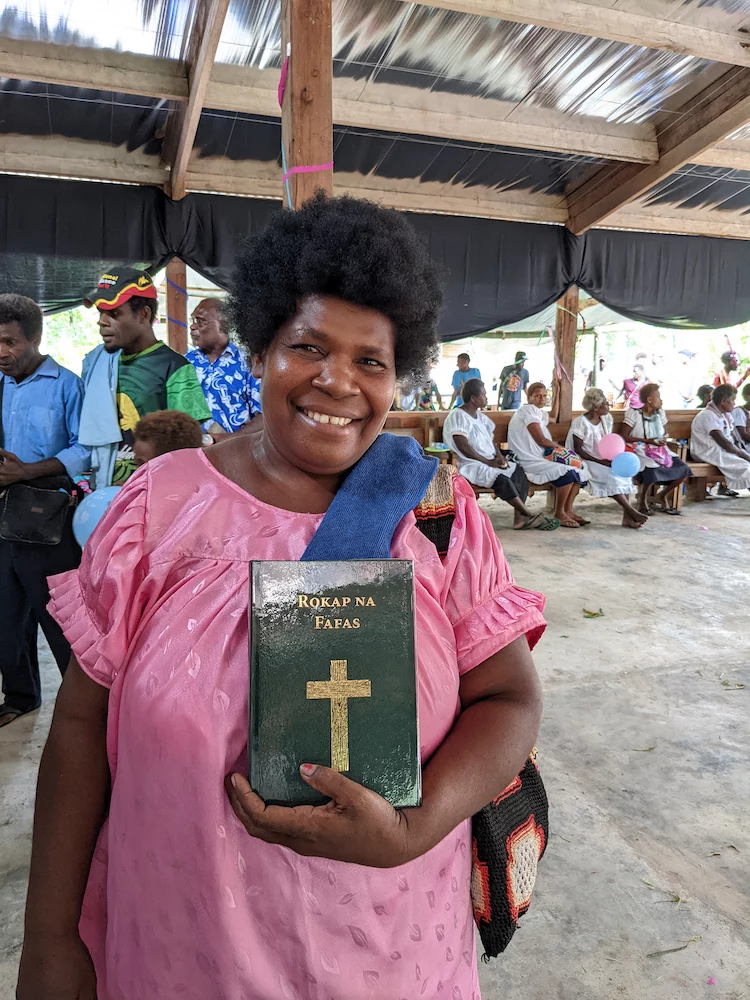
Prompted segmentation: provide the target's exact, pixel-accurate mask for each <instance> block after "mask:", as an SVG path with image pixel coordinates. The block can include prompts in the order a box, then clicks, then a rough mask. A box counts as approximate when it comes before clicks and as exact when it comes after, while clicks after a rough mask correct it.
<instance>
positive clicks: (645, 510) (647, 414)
mask: <svg viewBox="0 0 750 1000" xmlns="http://www.w3.org/2000/svg"><path fill="white" fill-rule="evenodd" d="M640 393H641V403H642V404H643V406H642V407H641V408H640V409H639V410H635V409H633V408H632V407H631V409H629V410H626V411H625V416H624V417H623V418H622V423H623V427H622V435H623V437H624V438H625V441H626V442H627V443H628V444H632V445H635V446H636V452H637V454H638V457H639V459H640V460H641V471H640V472H639V473H638V475H637V476H636V477H635V478H636V482H637V483H638V484H639V485H640V487H641V490H640V494H639V496H638V512H639V513H640V514H645V515H646V516H647V517H648V516H650V514H651V508H649V502H648V493H649V490H650V489H651V487H652V486H657V485H658V486H660V487H661V488H660V489H659V491H658V492H657V493H655V494H654V497H653V500H654V504H655V506H654V507H653V510H656V511H658V512H659V513H660V514H679V513H680V511H679V510H678V509H677V508H676V507H674V506H672V505H671V504H670V502H669V496H670V494H671V492H672V490H674V489H682V484H683V483H685V482H687V480H688V479H689V478H690V467H689V466H688V465H686V464H685V462H683V461H682V459H680V458H678V457H677V456H676V455H674V454H673V453H672V452H671V451H669V449H668V448H667V415H666V413H665V412H664V409H663V407H662V402H661V395H660V393H659V386H658V385H657V384H656V383H655V382H649V383H648V385H644V386H643V387H642V388H641V390H640Z"/></svg>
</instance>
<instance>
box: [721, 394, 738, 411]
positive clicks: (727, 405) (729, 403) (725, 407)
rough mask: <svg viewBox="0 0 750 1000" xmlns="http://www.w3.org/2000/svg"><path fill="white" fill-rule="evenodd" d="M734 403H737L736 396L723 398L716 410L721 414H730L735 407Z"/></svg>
mask: <svg viewBox="0 0 750 1000" xmlns="http://www.w3.org/2000/svg"><path fill="white" fill-rule="evenodd" d="M736 402H737V397H736V396H725V397H724V399H722V401H721V402H720V403H719V406H718V409H720V410H721V411H722V413H731V412H732V410H733V409H734V407H735V403H736Z"/></svg>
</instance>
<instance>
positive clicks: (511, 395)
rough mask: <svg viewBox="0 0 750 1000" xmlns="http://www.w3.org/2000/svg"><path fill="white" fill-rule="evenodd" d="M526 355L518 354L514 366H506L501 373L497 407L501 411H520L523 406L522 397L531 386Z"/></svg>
mask: <svg viewBox="0 0 750 1000" xmlns="http://www.w3.org/2000/svg"><path fill="white" fill-rule="evenodd" d="M526 360H527V358H526V353H525V352H524V351H517V352H516V360H515V362H514V363H513V364H512V365H506V366H505V368H503V370H502V371H501V372H500V389H499V391H498V394H497V405H498V407H499V408H500V409H501V410H518V409H519V408H520V406H521V395H522V393H523V392H524V390H525V389H526V386H527V385H528V384H529V373H528V371H527V370H526V368H524V365H525V364H526Z"/></svg>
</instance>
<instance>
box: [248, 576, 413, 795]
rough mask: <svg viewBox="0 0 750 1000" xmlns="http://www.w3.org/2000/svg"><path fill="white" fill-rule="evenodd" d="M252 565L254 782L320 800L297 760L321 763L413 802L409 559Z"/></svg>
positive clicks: (262, 788)
mask: <svg viewBox="0 0 750 1000" xmlns="http://www.w3.org/2000/svg"><path fill="white" fill-rule="evenodd" d="M250 568H251V573H250V740H249V750H250V752H249V758H250V784H251V786H252V787H253V789H254V790H255V791H256V792H257V793H258V795H260V797H261V798H262V799H264V800H265V801H266V802H270V803H274V804H280V805H303V804H316V805H317V804H320V803H321V802H323V801H325V800H324V798H323V796H321V795H320V793H318V792H316V791H315V790H314V789H312V788H310V787H309V785H307V784H306V783H305V782H304V781H303V780H302V778H301V777H300V775H299V766H300V764H303V763H310V764H325V765H326V766H327V767H333V768H334V769H335V770H337V771H341V772H343V773H344V774H346V776H347V777H349V778H351V779H352V780H353V781H357V782H359V784H361V785H365V786H366V787H367V788H371V789H372V790H373V791H375V792H377V793H378V794H379V795H382V796H383V797H384V798H386V799H387V800H388V801H389V802H390V803H391V804H392V805H393V806H396V807H397V808H398V807H402V806H418V805H419V804H420V802H421V795H422V769H421V764H420V757H419V732H418V726H417V691H416V667H415V654H414V572H413V565H412V563H411V561H409V560H406V559H358V560H351V561H344V560H336V561H331V562H327V561H320V562H270V561H268V562H253V563H251V567H250Z"/></svg>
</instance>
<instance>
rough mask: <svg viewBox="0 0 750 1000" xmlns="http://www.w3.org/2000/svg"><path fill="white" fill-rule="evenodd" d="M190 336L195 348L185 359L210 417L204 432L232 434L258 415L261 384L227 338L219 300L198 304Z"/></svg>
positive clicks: (204, 301)
mask: <svg viewBox="0 0 750 1000" xmlns="http://www.w3.org/2000/svg"><path fill="white" fill-rule="evenodd" d="M190 337H191V339H192V341H193V345H194V346H193V350H192V351H188V353H187V360H188V361H189V362H190V364H191V365H192V366H193V367H194V368H195V373H196V375H197V376H198V381H199V382H200V384H201V386H202V387H203V392H204V394H205V396H206V402H207V403H208V406H209V408H210V410H211V416H212V417H213V420H211V421H210V422H209V424H208V425H207V426H206V428H205V429H206V430H207V431H208V432H209V434H215V433H218V434H233V433H234V432H235V431H239V430H241V429H242V428H243V427H244V426H245V425H246V424H247V423H248V422H249V421H250V420H252V419H253V417H254V416H255V415H256V414H257V413H260V381H259V380H258V379H257V378H254V377H253V375H252V374H251V372H250V369H249V368H248V366H247V364H246V363H245V359H244V358H243V357H242V353H241V352H240V349H239V347H237V345H236V344H233V343H232V342H231V341H230V339H229V324H228V322H227V318H226V314H225V312H224V308H223V304H222V302H221V300H220V299H203V301H202V302H199V303H198V305H197V306H196V307H195V309H194V310H193V315H192V317H191V320H190Z"/></svg>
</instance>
